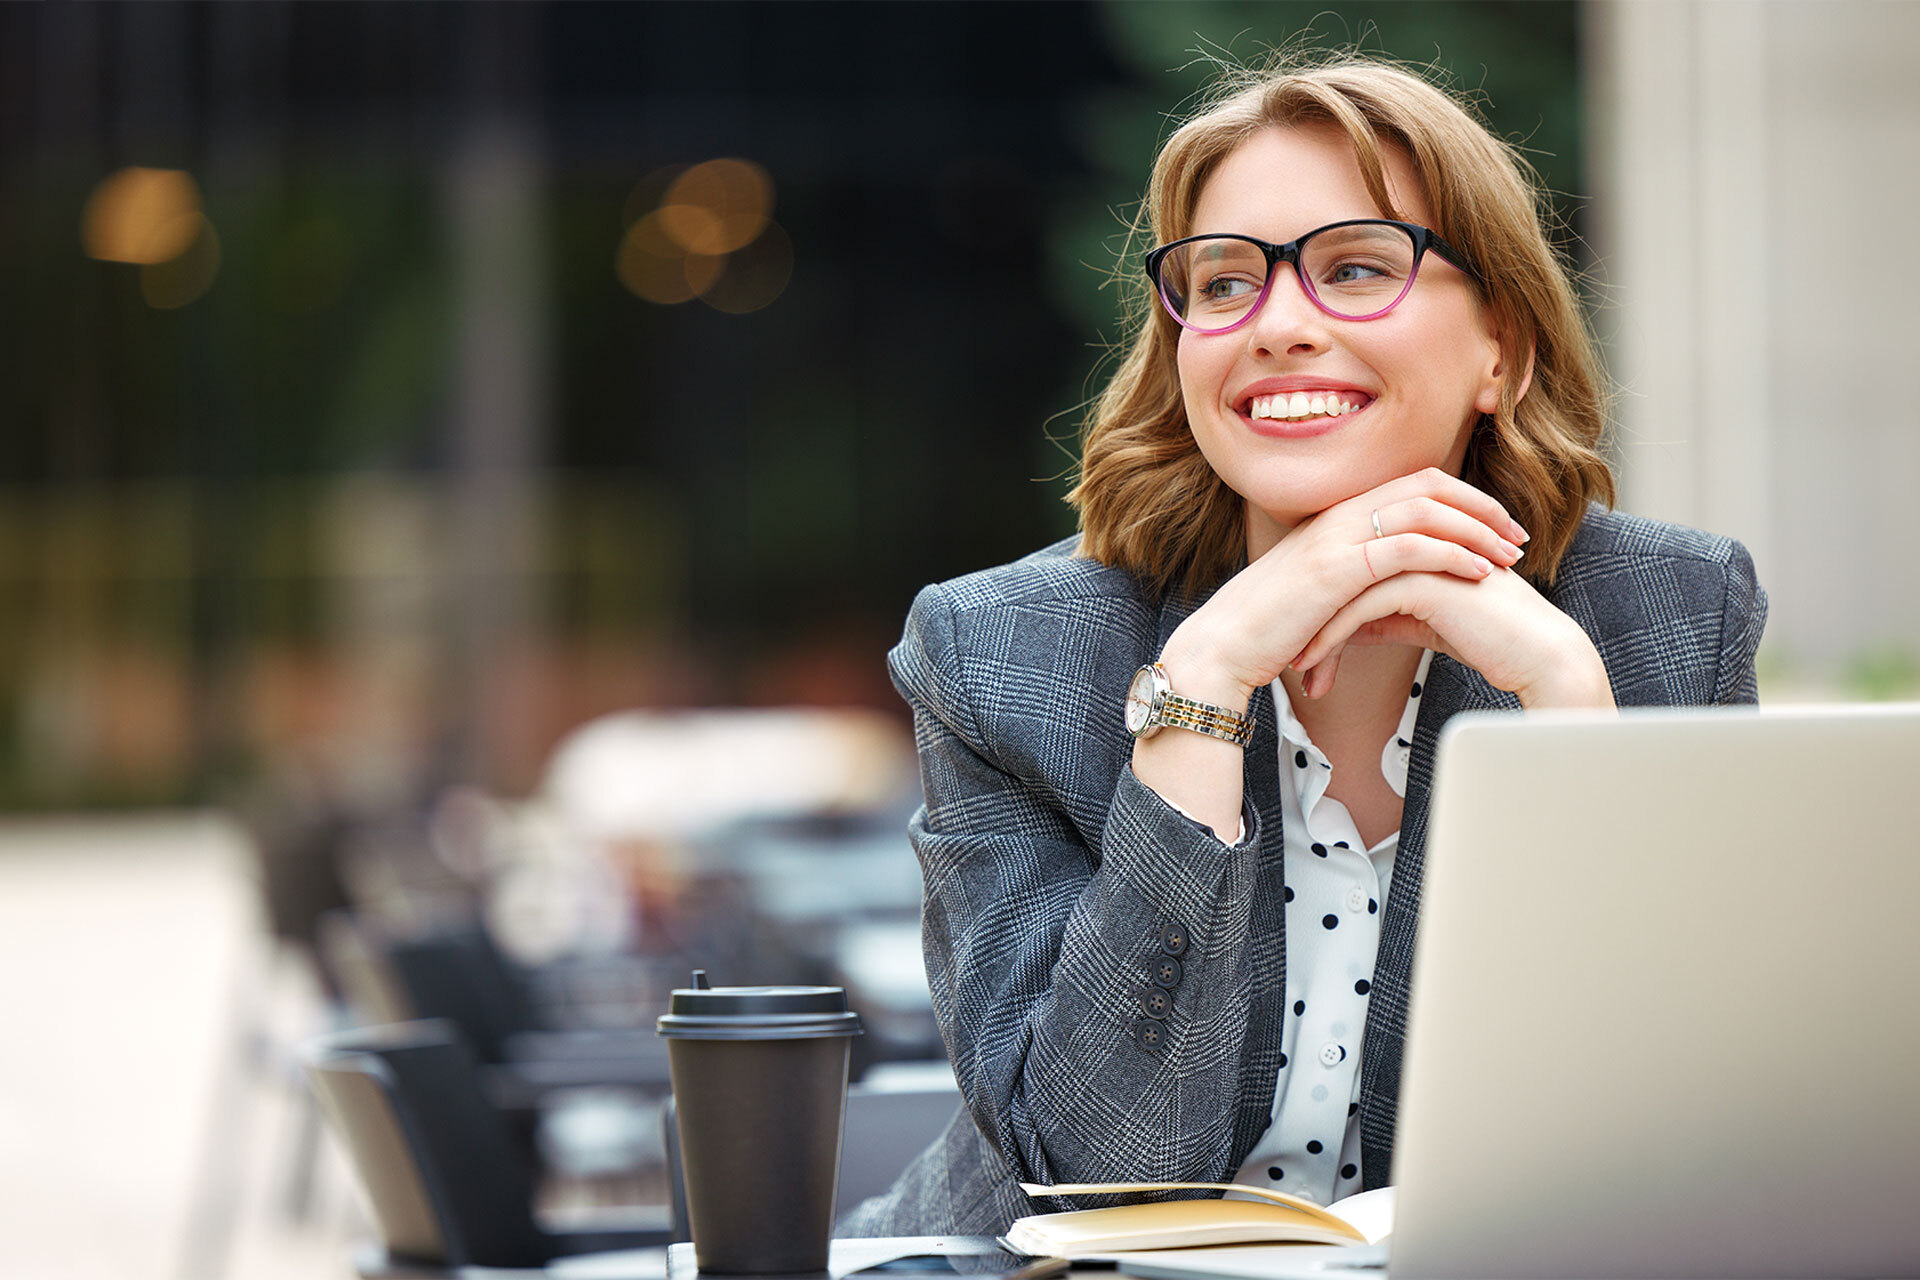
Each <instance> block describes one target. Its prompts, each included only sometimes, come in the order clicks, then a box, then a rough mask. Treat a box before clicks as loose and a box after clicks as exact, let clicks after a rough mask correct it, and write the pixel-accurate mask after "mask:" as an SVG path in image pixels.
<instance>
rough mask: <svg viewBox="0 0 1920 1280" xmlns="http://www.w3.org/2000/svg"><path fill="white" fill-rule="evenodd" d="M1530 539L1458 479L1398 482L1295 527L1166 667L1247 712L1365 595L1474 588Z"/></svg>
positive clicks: (1431, 473) (1171, 645)
mask: <svg viewBox="0 0 1920 1280" xmlns="http://www.w3.org/2000/svg"><path fill="white" fill-rule="evenodd" d="M1376 514H1377V518H1378V521H1379V531H1378V533H1377V534H1376V531H1375V525H1374V521H1375V518H1376ZM1526 538H1527V534H1526V531H1525V530H1524V529H1522V528H1521V527H1520V526H1519V524H1518V523H1517V522H1516V521H1515V520H1514V519H1513V518H1512V516H1510V515H1509V514H1508V513H1507V510H1506V508H1504V507H1503V506H1501V505H1500V503H1499V502H1498V501H1496V500H1495V499H1494V498H1492V497H1491V496H1489V495H1488V494H1485V493H1483V492H1481V491H1480V490H1479V489H1476V488H1474V487H1473V486H1472V485H1470V484H1468V483H1466V482H1465V481H1464V480H1461V479H1459V478H1458V477H1456V476H1451V475H1448V474H1447V473H1446V472H1444V471H1441V470H1438V469H1436V468H1429V469H1427V470H1425V471H1420V472H1416V473H1415V474H1413V475H1409V476H1401V477H1399V478H1397V479H1394V480H1390V481H1388V482H1387V483H1385V484H1383V485H1380V486H1378V487H1377V488H1374V489H1371V490H1368V491H1367V492H1366V493H1363V494H1359V495H1357V496H1355V497H1353V498H1349V499H1347V500H1346V501H1345V502H1341V503H1337V504H1335V505H1334V506H1331V507H1328V508H1327V509H1326V510H1325V511H1322V512H1321V513H1320V514H1318V515H1316V516H1314V517H1312V518H1311V519H1309V520H1306V521H1303V522H1301V523H1300V524H1299V525H1297V526H1295V527H1294V528H1293V529H1292V530H1290V531H1288V533H1287V534H1286V536H1285V537H1283V538H1281V539H1280V541H1279V542H1278V543H1276V544H1275V545H1274V546H1273V547H1272V548H1271V549H1269V550H1268V551H1267V552H1266V553H1265V554H1263V555H1261V556H1260V557H1259V558H1258V559H1256V560H1255V561H1254V562H1253V563H1252V564H1250V565H1248V566H1247V567H1246V568H1245V569H1243V570H1241V571H1240V572H1239V573H1238V574H1235V575H1234V577H1233V578H1232V579H1231V580H1229V581H1228V582H1227V583H1226V585H1224V586H1222V587H1221V588H1220V590H1219V591H1217V592H1215V593H1214V595H1213V597H1212V598H1211V599H1209V600H1208V601H1207V603H1206V604H1204V605H1202V606H1201V607H1200V608H1199V609H1198V610H1196V611H1195V612H1194V614H1193V615H1192V616H1191V617H1189V618H1188V619H1187V620H1186V621H1185V622H1183V623H1182V624H1181V625H1180V627H1179V629H1178V630H1176V631H1175V632H1174V634H1173V636H1172V637H1170V638H1169V640H1168V644H1167V648H1166V652H1165V654H1164V655H1163V656H1162V661H1163V662H1164V663H1165V664H1166V666H1167V669H1168V672H1169V674H1170V675H1171V677H1172V679H1173V684H1174V688H1176V689H1179V690H1180V691H1181V692H1182V693H1184V694H1186V695H1187V696H1189V697H1199V698H1201V699H1203V700H1205V701H1209V702H1221V703H1225V704H1227V705H1230V706H1233V707H1235V708H1239V707H1243V706H1245V705H1246V703H1247V700H1248V699H1249V698H1250V697H1251V696H1252V694H1253V691H1254V690H1255V689H1257V688H1260V687H1261V686H1262V685H1266V684H1269V683H1271V682H1272V681H1273V680H1274V679H1275V678H1277V677H1278V676H1279V674H1280V672H1281V671H1282V670H1283V669H1284V668H1285V667H1287V666H1288V665H1289V664H1292V663H1294V662H1295V660H1296V659H1298V658H1300V657H1302V656H1303V651H1304V650H1305V649H1306V648H1307V646H1308V644H1309V643H1310V642H1312V641H1313V640H1314V639H1315V637H1316V636H1318V635H1321V634H1323V633H1324V632H1325V629H1326V628H1328V627H1329V626H1330V624H1331V623H1332V621H1333V620H1334V619H1335V617H1336V616H1338V615H1340V614H1341V611H1342V610H1344V609H1346V608H1348V607H1349V606H1351V605H1353V604H1357V603H1358V602H1359V601H1360V600H1361V599H1363V598H1365V597H1366V595H1367V593H1368V592H1370V591H1372V590H1374V589H1376V588H1378V587H1379V586H1380V585H1382V584H1384V583H1389V582H1395V581H1398V580H1400V579H1402V578H1406V577H1409V576H1411V577H1418V578H1427V577H1432V578H1440V579H1445V580H1447V581H1450V582H1455V583H1457V584H1459V585H1461V586H1470V585H1473V584H1477V583H1479V582H1481V581H1482V580H1484V579H1487V578H1489V577H1490V576H1492V575H1493V574H1495V573H1496V572H1499V571H1502V570H1504V569H1505V568H1506V567H1508V566H1511V565H1513V564H1514V563H1516V562H1517V561H1519V559H1520V557H1521V550H1520V547H1519V545H1518V544H1519V543H1521V542H1524V541H1525V540H1526ZM1543 603H1544V602H1543ZM1389 612H1391V611H1389ZM1375 616H1383V615H1375ZM1368 620H1370V619H1369V618H1360V619H1359V620H1358V621H1356V622H1355V624H1354V625H1355V626H1356V627H1357V626H1358V625H1359V622H1364V621H1368ZM1340 638H1341V639H1343V640H1344V639H1345V638H1346V637H1345V636H1344V635H1343V636H1341V637H1340ZM1321 656H1323V657H1324V656H1325V654H1324V653H1322V654H1321ZM1330 674H1331V672H1329V673H1328V675H1329V676H1330ZM1328 684H1329V685H1330V684H1331V680H1330V679H1329V680H1328Z"/></svg>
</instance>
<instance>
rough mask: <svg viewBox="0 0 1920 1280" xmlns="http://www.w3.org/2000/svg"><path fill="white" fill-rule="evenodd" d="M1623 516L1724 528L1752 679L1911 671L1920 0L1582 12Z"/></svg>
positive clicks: (1635, 4) (1918, 360) (1918, 458)
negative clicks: (1760, 631)
mask: <svg viewBox="0 0 1920 1280" xmlns="http://www.w3.org/2000/svg"><path fill="white" fill-rule="evenodd" d="M1586 35H1587V37H1588V43H1587V49H1588V71H1589V77H1588V85H1589V90H1588V92H1589V95H1590V100H1589V111H1588V119H1589V129H1590V131H1591V133H1590V139H1589V143H1590V148H1589V155H1590V170H1589V173H1590V178H1589V183H1588V190H1589V194H1590V196H1591V201H1592V203H1591V208H1592V212H1593V220H1592V230H1591V248H1592V249H1593V251H1594V254H1595V257H1596V259H1597V261H1596V263H1595V272H1596V275H1597V276H1598V278H1599V280H1600V281H1601V282H1602V285H1603V288H1604V290H1605V292H1606V294H1607V296H1608V298H1609V305H1607V306H1605V307H1603V309H1602V311H1601V313H1600V316H1599V326H1600V331H1601V335H1602V338H1603V340H1605V341H1606V342H1607V344H1608V348H1609V364H1610V366H1611V368H1612V370H1613V373H1614V376H1615V377H1616V378H1617V379H1618V380H1619V382H1620V384H1621V387H1622V395H1621V398H1620V401H1619V404H1618V406H1617V412H1616V421H1617V423H1618V426H1619V434H1618V437H1617V441H1618V445H1619V452H1618V457H1619V461H1620V470H1621V481H1622V484H1621V490H1622V492H1621V499H1622V500H1621V505H1622V506H1623V507H1625V508H1626V509H1628V510H1632V511H1637V512H1640V513H1642V514H1646V515H1651V516H1657V517H1661V518H1663V519H1669V520H1676V521H1679V522H1681V523H1684V524H1692V525H1696V526H1699V527H1703V528H1708V529H1712V530H1714V531H1716V532H1722V533H1728V534H1732V535H1734V536H1735V537H1738V538H1740V539H1741V540H1743V541H1744V542H1746V544H1747V545H1748V546H1749V547H1750V548H1751V549H1752V551H1753V553H1754V558H1755V561H1756V562H1757V564H1758V567H1759V571H1760V578H1761V582H1762V584H1763V585H1764V586H1765V587H1766V589H1767V592H1768V594H1769V596H1770V597H1771V600H1772V606H1773V607H1772V614H1771V619H1770V621H1769V623H1768V627H1767V641H1766V645H1765V647H1764V649H1763V662H1766V663H1769V664H1770V665H1771V667H1772V669H1774V670H1776V671H1780V672H1782V673H1784V674H1785V675H1786V676H1787V678H1788V679H1789V680H1792V681H1796V682H1798V681H1812V682H1826V681H1832V680H1834V679H1836V678H1837V677H1838V676H1839V675H1840V673H1842V672H1843V671H1844V670H1845V669H1846V668H1847V667H1848V665H1849V664H1850V663H1852V662H1854V661H1855V660H1857V659H1858V658H1859V657H1861V656H1862V655H1864V654H1868V653H1873V652H1884V651H1886V650H1888V649H1890V648H1897V649H1899V650H1902V651H1904V652H1906V653H1908V654H1910V655H1912V656H1913V657H1914V658H1915V659H1916V660H1920V390H1916V388H1915V383H1916V381H1920V378H1916V370H1920V322H1917V321H1916V317H1920V227H1916V225H1915V223H1916V218H1915V211H1916V210H1917V209H1920V162H1917V160H1916V157H1920V4H1913V3H1902V2H1899V0H1824V2H1820V0H1660V2H1658V3H1656V2H1654V0H1593V2H1592V3H1590V4H1589V5H1588V6H1587V12H1586Z"/></svg>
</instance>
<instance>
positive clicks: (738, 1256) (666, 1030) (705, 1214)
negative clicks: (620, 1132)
mask: <svg viewBox="0 0 1920 1280" xmlns="http://www.w3.org/2000/svg"><path fill="white" fill-rule="evenodd" d="M693 983H694V985H693V987H692V988H690V989H688V988H682V989H680V990H677V991H675V992H674V993H673V999H672V1001H671V1003H670V1004H669V1006H668V1008H669V1012H667V1013H666V1014H664V1015H662V1016H661V1018H660V1022H659V1032H660V1034H661V1035H662V1036H664V1037H666V1040H667V1063H668V1067H669V1069H670V1070H671V1072H672V1074H673V1099H674V1108H675V1110H676V1111H677V1113H678V1123H679V1126H680V1167H681V1170H682V1172H683V1173H684V1175H685V1181H686V1191H687V1216H688V1219H689V1220H690V1223H691V1225H692V1227H693V1252H694V1257H695V1259H696V1260H697V1261H698V1262H699V1265H700V1270H702V1271H708V1272H718V1273H732V1274H735V1275H777V1274H782V1273H791V1272H800V1271H824V1270H825V1269H826V1266H827V1244H828V1241H829V1239H830V1237H831V1235H832V1232H833V1210H834V1205H833V1196H834V1186H835V1184H836V1183H837V1182H838V1181H839V1176H840V1121H841V1114H842V1112H843V1111H844V1109H845V1107H846V1100H847V1056H848V1050H849V1048H850V1046H851V1044H852V1038H853V1037H854V1036H857V1035H859V1034H860V1017H859V1015H858V1014H855V1013H850V1012H848V1010H847V993H846V992H845V991H843V990H841V989H840V988H839V987H709V986H708V985H707V977H706V974H705V973H704V972H702V971H700V970H697V969H696V970H695V971H694V975H693Z"/></svg>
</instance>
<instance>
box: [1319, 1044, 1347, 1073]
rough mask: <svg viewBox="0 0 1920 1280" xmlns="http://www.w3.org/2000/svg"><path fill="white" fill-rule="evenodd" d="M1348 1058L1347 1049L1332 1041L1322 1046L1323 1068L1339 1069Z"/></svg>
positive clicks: (1321, 1059)
mask: <svg viewBox="0 0 1920 1280" xmlns="http://www.w3.org/2000/svg"><path fill="white" fill-rule="evenodd" d="M1346 1056H1347V1051H1346V1049H1345V1048H1343V1047H1341V1046H1340V1045H1337V1044H1335V1043H1334V1042H1333V1041H1331V1040H1329V1041H1327V1042H1326V1043H1325V1044H1323V1045H1321V1046H1320V1065H1321V1066H1323V1067H1337V1066H1339V1065H1340V1064H1341V1062H1343V1061H1344V1060H1345V1059H1346Z"/></svg>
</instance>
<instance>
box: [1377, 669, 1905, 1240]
mask: <svg viewBox="0 0 1920 1280" xmlns="http://www.w3.org/2000/svg"><path fill="white" fill-rule="evenodd" d="M1434 772H1435V789H1434V793H1433V809H1432V820H1431V823H1430V825H1429V828H1428V838H1427V852H1426V869H1425V884H1424V887H1423V889H1422V906H1421V925H1420V941H1419V949H1418V952H1417V955H1416V959H1415V965H1414V974H1413V992H1412V1004H1411V1008H1410V1011H1409V1038H1408V1047H1407V1057H1406V1064H1405V1075H1404V1080H1403V1085H1402V1092H1401V1099H1400V1102H1401V1106H1400V1116H1399V1126H1398V1135H1397V1140H1396V1151H1395V1160H1394V1169H1393V1175H1394V1180H1395V1182H1396V1183H1397V1184H1398V1185H1399V1209H1398V1217H1397V1221H1396V1225H1395V1231H1394V1235H1393V1240H1392V1261H1391V1271H1392V1273H1393V1275H1394V1276H1395V1277H1400V1276H1407V1277H1433V1276H1476V1277H1488V1278H1492V1277H1508V1276H1534V1277H1559V1276H1600V1275H1607V1276H1656V1275H1657V1276H1689V1277H1690V1276H1780V1275H1802V1276H1860V1275H1915V1274H1920V989H1917V984H1920V926H1917V924H1916V921H1915V919H1914V913H1915V909H1916V905H1920V835H1916V832H1915V825H1916V821H1917V819H1916V815H1915V813H1914V808H1915V801H1916V799H1917V798H1920V706H1916V705H1903V706H1879V707H1870V706H1858V707H1827V708H1813V707H1808V708H1789V709H1785V710H1779V711H1774V710H1769V711H1766V712H1761V713H1755V712H1752V711H1735V710H1717V711H1658V712H1651V711H1649V712H1629V713H1626V714H1623V715H1621V716H1620V717H1619V718H1617V719H1611V718H1609V719H1599V720H1596V719H1594V718H1592V717H1590V716H1587V715H1581V714H1577V713H1568V714H1536V715H1530V716H1524V717H1522V716H1512V715H1507V716H1463V717H1461V718H1459V719H1458V720H1456V721H1454V722H1453V724H1451V725H1450V726H1449V727H1448V729H1447V731H1446V733H1445V734H1444V736H1443V737H1442V739H1441V745H1440V748H1439V757H1438V762H1437V764H1436V767H1435V771H1434Z"/></svg>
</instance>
